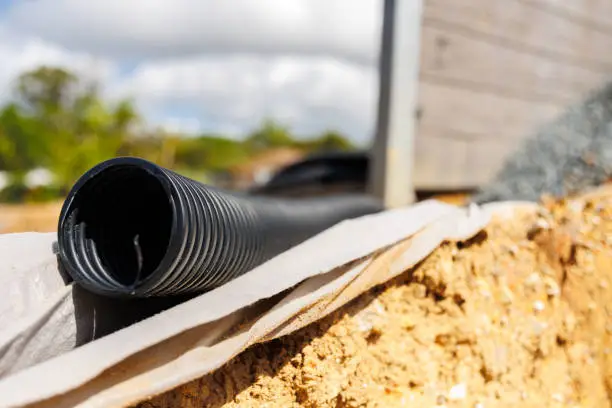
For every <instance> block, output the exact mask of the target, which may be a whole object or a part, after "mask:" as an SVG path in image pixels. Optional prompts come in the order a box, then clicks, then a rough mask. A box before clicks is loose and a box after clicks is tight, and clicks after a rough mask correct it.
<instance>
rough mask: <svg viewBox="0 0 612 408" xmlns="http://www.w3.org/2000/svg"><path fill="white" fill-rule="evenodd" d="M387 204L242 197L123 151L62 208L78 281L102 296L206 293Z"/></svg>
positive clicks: (62, 244) (65, 254)
mask: <svg viewBox="0 0 612 408" xmlns="http://www.w3.org/2000/svg"><path fill="white" fill-rule="evenodd" d="M382 209H383V207H382V205H381V203H380V202H379V201H378V200H375V199H374V198H371V197H369V196H365V195H344V196H335V197H322V198H309V199H294V200H292V199H275V198H266V197H252V196H247V195H240V194H238V193H232V192H227V191H223V190H219V189H216V188H213V187H210V186H207V185H204V184H201V183H199V182H197V181H194V180H191V179H188V178H186V177H183V176H181V175H179V174H177V173H174V172H172V171H170V170H168V169H165V168H162V167H160V166H157V165H155V164H153V163H151V162H148V161H145V160H142V159H138V158H116V159H111V160H108V161H106V162H103V163H101V164H99V165H97V166H96V167H94V168H92V169H91V170H90V171H88V172H87V173H86V174H85V175H83V176H82V177H81V178H80V179H79V181H78V182H77V183H76V184H75V186H74V187H73V188H72V190H71V191H70V193H69V195H68V198H67V199H66V201H65V203H64V206H63V208H62V212H61V214H60V221H59V226H58V246H59V256H60V261H61V263H62V265H63V266H64V268H65V270H66V271H67V272H68V273H69V274H70V275H71V277H72V278H73V279H74V280H75V281H76V282H77V283H78V284H80V285H82V286H83V287H84V288H86V289H88V290H90V291H92V292H95V293H98V294H101V295H106V296H128V297H149V296H165V295H176V294H184V293H193V292H201V291H205V290H208V289H212V288H215V287H217V286H220V285H222V284H224V283H226V282H228V281H230V280H231V279H234V278H236V277H238V276H240V275H242V274H244V273H246V272H248V271H249V270H251V269H253V268H254V267H256V266H258V265H260V264H261V263H263V262H265V261H266V260H268V259H270V258H272V257H274V256H276V255H278V254H280V253H281V252H283V251H285V250H287V249H289V248H291V247H293V246H295V245H297V244H299V243H300V242H303V241H304V240H306V239H308V238H310V237H312V236H313V235H315V234H317V233H319V232H321V231H323V230H325V229H327V228H329V227H331V226H333V225H334V224H336V223H338V222H340V221H342V220H345V219H348V218H354V217H358V216H361V215H365V214H370V213H374V212H378V211H381V210H382ZM312 256H317V254H312Z"/></svg>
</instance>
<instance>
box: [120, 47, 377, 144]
mask: <svg viewBox="0 0 612 408" xmlns="http://www.w3.org/2000/svg"><path fill="white" fill-rule="evenodd" d="M376 80H377V76H376V71H375V69H374V68H370V67H364V66H360V65H356V64H349V63H345V62H339V61H337V60H334V59H330V58H322V57H277V58H269V57H262V56H253V55H246V56H245V55H242V56H233V57H223V58H220V57H199V58H189V59H180V60H172V61H166V62H153V63H148V64H146V63H145V64H142V65H141V66H139V67H138V68H137V69H136V70H135V71H134V72H133V73H132V74H131V75H130V76H129V77H128V78H126V79H124V80H123V81H121V82H118V83H116V84H115V86H114V89H112V90H111V93H112V94H113V95H114V96H117V95H127V96H134V97H135V98H136V100H137V101H139V102H140V104H141V106H142V107H143V109H145V111H147V112H149V113H150V115H151V116H159V114H160V113H161V112H167V111H169V110H170V109H171V108H172V107H177V106H178V107H185V111H187V112H188V113H190V114H191V115H192V116H194V117H197V118H199V120H200V126H201V128H203V129H204V130H219V129H223V130H225V131H232V132H241V133H242V132H246V131H248V130H249V129H252V128H253V127H254V126H256V125H257V124H258V123H259V122H260V121H261V120H262V119H263V118H266V117H273V118H275V119H278V120H280V121H282V122H284V123H288V124H290V125H291V126H292V128H293V130H294V131H295V132H296V133H298V134H312V133H316V132H320V131H323V130H325V129H330V128H333V129H338V130H341V131H344V132H346V133H347V134H349V135H351V136H353V137H354V138H355V139H356V140H360V141H364V140H365V139H366V138H367V137H369V135H370V132H371V130H372V129H371V127H372V124H373V116H374V112H375V103H376V88H377V86H376V85H377V81H376ZM179 110H180V108H179ZM176 120H177V119H175V120H174V123H175V124H176ZM192 125H193V124H192V122H191V123H190V126H192Z"/></svg>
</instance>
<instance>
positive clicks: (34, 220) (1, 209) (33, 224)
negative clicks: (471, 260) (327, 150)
mask: <svg viewBox="0 0 612 408" xmlns="http://www.w3.org/2000/svg"><path fill="white" fill-rule="evenodd" d="M466 197H467V195H466V194H443V195H439V196H436V197H435V198H436V199H438V200H440V201H444V202H447V203H449V204H457V205H461V204H463V203H464V202H465V200H466ZM61 208H62V201H56V202H52V203H46V204H19V205H12V204H1V203H0V234H6V233H9V232H27V231H36V232H53V231H56V230H57V220H58V217H59V213H60V210H61Z"/></svg>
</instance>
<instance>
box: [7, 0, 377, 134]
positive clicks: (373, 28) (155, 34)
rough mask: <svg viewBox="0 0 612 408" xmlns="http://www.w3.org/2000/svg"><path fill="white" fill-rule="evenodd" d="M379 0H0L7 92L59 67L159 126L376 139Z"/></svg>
mask: <svg viewBox="0 0 612 408" xmlns="http://www.w3.org/2000/svg"><path fill="white" fill-rule="evenodd" d="M381 7H382V4H381V1H380V0H360V1H359V2H355V1H354V0H292V1H290V2H288V1H286V0H224V1H218V0H20V1H7V0H0V58H2V60H3V61H4V63H3V65H2V66H0V98H6V97H8V90H9V89H10V85H11V81H12V80H13V79H14V78H15V77H16V75H18V74H19V73H20V72H22V71H23V70H26V69H30V68H33V67H34V66H36V65H39V64H43V63H46V64H56V65H62V66H66V67H68V68H70V69H73V70H75V71H77V72H79V73H81V74H82V75H84V76H91V77H94V78H95V79H97V80H99V81H101V82H102V83H103V84H104V91H105V93H106V94H107V96H108V97H109V98H118V97H131V98H133V99H134V100H135V101H136V102H137V104H138V106H139V108H140V109H141V111H142V112H143V113H144V114H145V116H146V117H147V119H148V120H149V121H150V122H151V123H154V124H157V125H161V126H167V127H169V128H173V129H178V130H181V129H182V130H185V131H189V132H197V131H209V132H223V133H228V134H230V135H233V136H239V135H241V134H244V133H245V132H247V131H248V130H249V129H252V128H253V127H254V126H256V125H257V124H258V123H260V121H261V120H262V119H263V118H265V117H273V118H277V119H279V120H280V121H282V122H284V123H286V124H288V125H290V126H291V127H292V128H293V130H294V131H295V132H296V133H298V134H302V135H309V134H313V133H316V132H320V131H322V130H325V129H330V128H331V129H337V130H340V131H342V132H344V133H346V134H347V135H348V136H349V137H351V138H352V139H353V140H355V141H357V142H366V141H368V140H369V139H370V137H371V133H372V129H373V125H374V116H375V115H374V114H375V105H376V97H377V74H376V71H377V68H376V61H377V56H378V44H379V32H380V25H381V14H382V9H381Z"/></svg>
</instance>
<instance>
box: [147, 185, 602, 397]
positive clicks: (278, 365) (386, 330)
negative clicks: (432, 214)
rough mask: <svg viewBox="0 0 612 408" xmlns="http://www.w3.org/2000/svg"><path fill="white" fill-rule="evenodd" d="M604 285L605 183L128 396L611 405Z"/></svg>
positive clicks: (494, 227)
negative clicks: (158, 388) (268, 338)
mask: <svg viewBox="0 0 612 408" xmlns="http://www.w3.org/2000/svg"><path fill="white" fill-rule="evenodd" d="M611 284H612V194H609V195H607V196H605V197H599V198H594V199H584V200H577V201H571V202H552V201H548V202H546V203H545V204H543V206H542V207H541V209H540V210H539V212H538V214H527V213H524V214H517V215H516V216H515V217H514V218H513V219H510V220H504V219H496V220H494V221H493V222H492V224H491V225H490V226H489V227H488V228H487V230H486V233H484V234H481V235H479V236H478V237H477V238H476V239H473V240H472V241H471V242H469V243H465V244H460V245H457V244H445V245H443V246H442V247H440V248H439V249H438V250H436V251H435V252H434V253H433V254H432V255H431V256H430V257H429V258H428V259H426V260H425V261H424V262H423V263H422V264H421V265H419V266H418V267H417V268H415V269H414V270H411V271H408V272H406V273H405V274H404V275H402V276H400V277H399V278H398V279H396V280H394V281H392V282H389V283H387V284H385V285H383V286H382V287H378V288H375V289H374V290H372V291H370V292H368V293H366V294H364V295H362V296H361V297H359V298H358V299H356V300H355V301H353V302H352V303H350V304H349V305H347V306H345V307H343V308H342V309H340V310H339V311H337V312H335V313H334V314H332V315H330V316H328V317H327V318H325V319H324V320H322V321H320V322H318V323H316V324H313V325H310V326H308V327H306V328H304V329H302V330H300V331H298V332H296V333H294V334H292V335H289V336H286V337H284V338H281V339H279V340H275V341H272V342H269V343H266V344H263V345H257V346H254V347H252V348H251V349H249V350H247V351H245V352H244V353H242V354H240V355H239V356H238V357H236V358H235V359H233V360H232V361H231V362H229V363H228V364H226V365H225V366H224V367H222V368H221V369H219V370H217V371H216V372H215V373H213V374H211V375H207V376H205V377H203V378H201V379H199V380H197V381H193V382H191V383H189V384H187V385H185V386H182V387H179V388H177V389H175V390H173V391H171V392H168V393H166V394H165V395H162V396H160V397H157V398H155V399H153V400H151V401H148V402H145V403H142V404H141V405H140V407H141V408H152V407H156V408H161V407H227V408H229V407H245V408H246V407H336V408H339V407H343V408H346V407H431V406H439V407H443V406H446V407H473V408H486V407H512V406H521V407H609V406H610V398H611V396H612V354H611V347H612V302H611V300H612V293H611V291H612V289H611V287H610V285H611ZM194 363H195V362H194Z"/></svg>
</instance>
